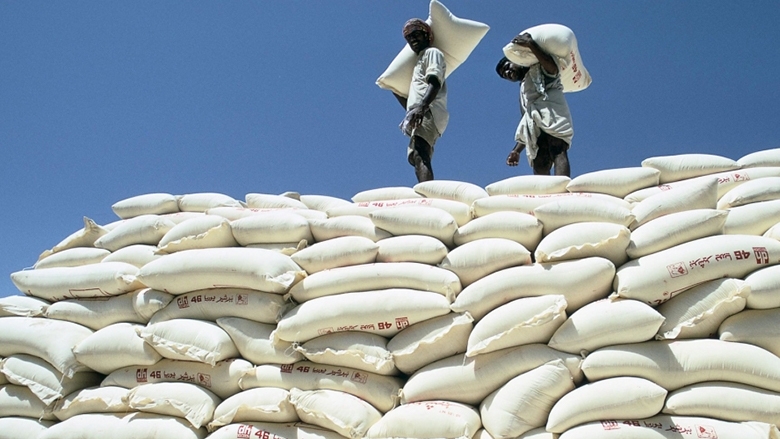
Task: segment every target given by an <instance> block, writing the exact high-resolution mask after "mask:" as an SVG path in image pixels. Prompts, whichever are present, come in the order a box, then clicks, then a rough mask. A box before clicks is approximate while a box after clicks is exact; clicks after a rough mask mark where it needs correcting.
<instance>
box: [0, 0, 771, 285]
mask: <svg viewBox="0 0 780 439" xmlns="http://www.w3.org/2000/svg"><path fill="white" fill-rule="evenodd" d="M442 2H443V3H444V4H445V5H446V6H447V7H448V8H449V10H450V11H451V12H452V13H453V14H454V15H456V16H458V17H462V18H469V19H473V20H476V21H480V22H484V23H486V24H488V25H490V27H491V30H490V31H489V32H488V33H487V35H486V36H485V38H484V39H483V40H482V42H481V43H480V45H479V46H478V47H477V48H476V49H475V50H474V52H473V53H472V55H471V57H470V58H469V59H468V60H467V61H466V63H464V64H463V65H461V66H460V67H459V69H458V70H457V71H456V72H454V73H453V74H452V76H450V78H449V79H448V88H449V110H450V115H451V116H450V124H449V127H448V128H447V131H446V132H445V133H444V136H443V137H442V138H441V139H440V141H439V143H438V144H437V148H436V154H435V156H434V160H433V168H434V171H435V175H436V178H438V179H447V180H459V181H466V182H471V183H474V184H477V185H480V186H483V187H484V186H486V185H488V184H490V183H492V182H495V181H498V180H501V179H504V178H508V177H511V176H514V175H527V174H531V170H530V168H529V167H528V165H527V162H526V161H525V160H521V162H520V166H519V167H517V168H510V167H508V166H506V165H505V164H504V160H505V158H506V155H507V153H508V152H509V150H510V149H511V147H512V146H513V144H514V140H513V135H514V131H515V128H516V126H517V122H518V120H519V109H518V103H517V97H518V96H517V95H518V86H517V85H516V84H511V83H509V82H506V81H503V80H501V79H499V78H498V76H497V75H496V74H495V72H494V66H495V64H496V62H497V60H498V59H499V58H500V57H501V56H502V51H501V49H502V48H503V46H504V45H505V44H506V43H507V42H508V41H509V40H510V39H511V38H512V37H513V36H514V35H516V34H517V33H519V32H520V31H522V30H524V29H526V28H528V27H531V26H535V25H538V24H543V23H561V24H565V25H567V26H568V27H570V28H571V29H572V30H574V32H575V34H576V36H577V39H578V42H579V47H580V53H581V55H582V59H583V63H584V64H585V66H586V68H587V69H588V71H589V72H590V74H591V76H592V78H593V83H592V85H591V86H590V87H589V88H588V89H587V90H585V91H582V92H578V93H571V94H568V95H567V97H568V102H569V105H570V107H571V112H572V116H573V119H574V130H575V134H574V140H573V145H572V149H571V151H570V154H569V157H570V160H571V167H572V177H574V176H577V175H580V174H583V173H587V172H591V171H596V170H602V169H610V168H618V167H630V166H639V165H640V164H641V161H642V160H643V159H645V158H648V157H653V156H661V155H672V154H681V153H708V154H716V155H721V156H725V157H729V158H732V159H735V160H736V159H738V158H740V157H742V156H743V155H745V154H748V153H750V152H754V151H758V150H762V149H768V148H777V147H780V123H779V122H778V115H780V100H778V98H779V97H780V93H778V84H777V82H778V73H780V56H778V53H779V52H778V47H780V28H779V27H778V25H777V23H778V22H780V8H779V7H778V5H777V3H776V2H775V1H771V0H757V1H752V0H751V1H750V2H737V1H719V0H715V1H682V0H656V1H647V0H639V1H626V0H604V1H582V0H571V1H562V0H550V1H544V2H531V1H517V0H504V1H490V0H483V1H478V0H442ZM427 15H428V1H427V0H416V1H383V2H378V1H367V0H349V1H347V0H331V1H327V2H326V1H302V0H300V1H298V0H295V1H231V2H217V1H193V2H184V1H143V0H142V1H132V2H131V1H112V2H103V1H97V0H94V1H68V2H64V1H0V41H2V43H0V77H1V78H2V81H1V82H0V148H2V159H1V160H0V173H2V186H1V188H2V189H1V190H0V200H1V201H2V206H3V208H2V210H0V221H2V226H3V232H2V235H3V238H2V245H1V246H0V274H2V276H0V296H7V295H12V294H20V293H19V292H18V291H17V290H16V288H15V287H14V286H13V284H12V283H11V281H10V278H9V275H10V274H11V273H12V272H14V271H18V270H21V269H23V268H25V267H30V266H32V264H33V263H35V261H36V259H37V257H38V255H39V254H40V253H41V252H42V251H43V250H46V249H49V248H51V247H52V246H54V245H55V244H57V243H58V242H59V241H60V240H62V239H63V238H65V237H66V236H68V235H69V234H71V233H72V232H74V231H76V230H78V229H79V228H81V227H82V217H84V216H87V217H90V218H92V219H94V220H95V221H96V222H97V223H98V224H106V223H109V222H112V221H114V220H116V219H117V217H116V216H115V215H114V213H113V212H112V211H111V205H112V204H113V203H115V202H117V201H119V200H122V199H125V198H128V197H131V196H134V195H140V194H145V193H150V192H167V193H171V194H179V195H180V194H186V193H195V192H220V193H224V194H227V195H231V196H233V197H234V198H237V199H241V200H243V199H244V196H245V195H246V194H247V193H269V194H278V193H282V192H285V191H297V192H300V193H302V194H322V195H331V196H336V197H340V198H344V199H349V198H351V197H352V195H354V194H356V193H357V192H360V191H363V190H367V189H374V188H379V187H386V186H409V187H411V186H413V185H414V184H415V183H416V179H415V177H414V172H413V170H412V168H411V167H410V166H409V165H408V164H407V163H406V157H405V150H406V143H407V141H406V139H405V137H403V135H402V134H401V133H400V131H399V130H398V123H399V122H400V120H401V119H402V117H403V115H404V113H403V110H402V108H401V107H400V105H399V104H398V103H397V101H396V100H395V99H394V98H393V97H392V95H391V94H390V92H388V91H385V90H381V89H379V88H378V87H377V86H376V84H375V80H376V78H377V77H378V76H379V75H380V74H381V73H382V72H383V71H384V70H385V68H386V67H387V66H388V64H389V63H390V61H391V60H392V59H393V58H394V57H395V55H396V54H397V53H398V52H399V51H400V50H401V48H402V47H403V45H404V44H405V42H404V41H403V39H402V36H401V27H402V25H403V23H404V22H405V21H406V20H407V19H408V18H411V17H420V18H425V17H427Z"/></svg>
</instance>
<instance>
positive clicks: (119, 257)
mask: <svg viewBox="0 0 780 439" xmlns="http://www.w3.org/2000/svg"><path fill="white" fill-rule="evenodd" d="M162 256H163V255H161V254H157V246H156V245H148V244H135V245H129V246H127V247H122V248H120V249H119V250H117V251H115V252H112V253H111V254H110V255H108V256H106V257H105V258H103V261H102V262H125V263H128V264H130V265H135V266H136V267H138V268H141V267H143V266H144V265H146V264H148V263H149V262H152V261H153V260H155V259H159V258H161V257H162Z"/></svg>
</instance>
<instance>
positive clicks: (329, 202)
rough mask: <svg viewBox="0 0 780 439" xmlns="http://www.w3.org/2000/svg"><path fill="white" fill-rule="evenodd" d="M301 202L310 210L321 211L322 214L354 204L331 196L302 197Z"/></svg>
mask: <svg viewBox="0 0 780 439" xmlns="http://www.w3.org/2000/svg"><path fill="white" fill-rule="evenodd" d="M300 200H301V203H303V204H305V205H306V207H308V208H309V209H314V210H319V211H322V212H327V211H328V210H329V209H332V208H334V207H338V206H348V205H351V204H352V203H350V202H349V201H347V200H344V199H341V198H337V197H331V196H329V195H301V196H300Z"/></svg>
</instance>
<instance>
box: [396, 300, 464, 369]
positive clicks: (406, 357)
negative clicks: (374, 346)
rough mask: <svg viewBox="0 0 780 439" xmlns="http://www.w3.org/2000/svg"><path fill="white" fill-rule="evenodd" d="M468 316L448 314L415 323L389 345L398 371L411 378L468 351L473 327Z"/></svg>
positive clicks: (397, 335)
mask: <svg viewBox="0 0 780 439" xmlns="http://www.w3.org/2000/svg"><path fill="white" fill-rule="evenodd" d="M473 321H474V319H472V317H471V315H470V314H469V313H449V314H445V315H443V316H440V317H434V318H432V319H428V320H425V321H423V322H420V323H417V324H414V325H412V326H409V327H408V328H406V329H404V330H403V331H401V332H399V333H398V334H396V335H395V336H394V337H393V338H392V339H390V341H388V342H387V349H388V350H390V351H391V352H392V354H393V361H394V363H395V366H396V367H397V368H398V370H400V371H402V372H403V373H405V374H407V375H411V374H412V373H413V372H415V371H416V370H417V369H419V368H421V367H423V366H425V365H427V364H430V363H433V362H434V361H437V360H441V359H442V358H447V357H450V356H452V355H455V354H460V353H463V352H466V346H467V343H468V337H469V334H470V333H471V330H472V327H473Z"/></svg>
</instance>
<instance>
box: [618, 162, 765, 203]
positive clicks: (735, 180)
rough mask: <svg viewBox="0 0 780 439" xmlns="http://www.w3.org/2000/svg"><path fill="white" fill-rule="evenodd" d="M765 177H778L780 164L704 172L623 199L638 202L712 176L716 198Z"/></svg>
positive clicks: (649, 188)
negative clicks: (715, 184) (716, 191)
mask: <svg viewBox="0 0 780 439" xmlns="http://www.w3.org/2000/svg"><path fill="white" fill-rule="evenodd" d="M767 177H780V166H774V167H767V168H745V169H737V170H733V171H725V172H717V173H715V174H705V175H701V176H699V177H692V178H686V179H684V180H678V181H673V182H669V183H664V184H660V185H658V186H654V187H648V188H645V189H639V190H637V191H634V192H632V193H630V194H628V195H626V196H625V197H624V199H625V200H626V201H628V202H630V203H638V202H639V201H642V200H644V199H645V198H647V197H649V196H651V195H655V194H658V193H661V192H664V191H668V190H670V189H675V188H679V187H682V186H686V185H689V184H692V183H700V182H703V181H706V180H710V179H713V178H714V179H716V180H718V198H720V197H722V196H724V195H726V193H727V192H729V191H730V190H732V189H734V188H735V187H737V186H739V185H741V184H743V183H746V182H748V181H751V180H756V179H763V178H767Z"/></svg>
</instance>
